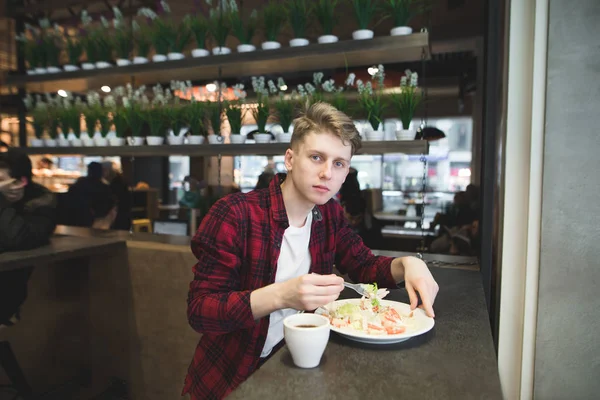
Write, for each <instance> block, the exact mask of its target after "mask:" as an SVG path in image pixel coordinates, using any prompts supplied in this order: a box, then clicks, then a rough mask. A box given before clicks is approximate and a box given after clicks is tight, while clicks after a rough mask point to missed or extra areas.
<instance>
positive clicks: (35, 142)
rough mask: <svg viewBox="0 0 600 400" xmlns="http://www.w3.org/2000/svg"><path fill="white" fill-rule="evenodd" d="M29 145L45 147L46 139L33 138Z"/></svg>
mask: <svg viewBox="0 0 600 400" xmlns="http://www.w3.org/2000/svg"><path fill="white" fill-rule="evenodd" d="M29 145H30V146H31V147H44V139H38V138H33V139H31V142H30V143H29Z"/></svg>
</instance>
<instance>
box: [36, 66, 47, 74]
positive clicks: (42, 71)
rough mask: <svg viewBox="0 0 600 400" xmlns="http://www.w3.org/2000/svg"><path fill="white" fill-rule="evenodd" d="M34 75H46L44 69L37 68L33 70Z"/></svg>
mask: <svg viewBox="0 0 600 400" xmlns="http://www.w3.org/2000/svg"><path fill="white" fill-rule="evenodd" d="M35 73H36V74H37V75H41V74H46V73H47V71H46V68H43V67H37V68H36V69H35Z"/></svg>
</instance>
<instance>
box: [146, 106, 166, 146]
mask: <svg viewBox="0 0 600 400" xmlns="http://www.w3.org/2000/svg"><path fill="white" fill-rule="evenodd" d="M142 118H144V121H145V122H146V124H147V125H148V128H150V134H149V135H148V136H146V143H148V144H149V145H150V146H160V145H162V144H163V143H164V142H165V129H166V127H167V121H166V114H165V110H164V108H163V107H162V106H160V105H154V107H151V108H147V109H145V110H144V111H143V114H142Z"/></svg>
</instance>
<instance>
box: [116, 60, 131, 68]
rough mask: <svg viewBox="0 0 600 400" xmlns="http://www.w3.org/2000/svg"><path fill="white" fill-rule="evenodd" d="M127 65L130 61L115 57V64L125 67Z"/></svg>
mask: <svg viewBox="0 0 600 400" xmlns="http://www.w3.org/2000/svg"><path fill="white" fill-rule="evenodd" d="M127 65H131V61H129V60H128V59H126V58H117V66H119V67H126V66H127Z"/></svg>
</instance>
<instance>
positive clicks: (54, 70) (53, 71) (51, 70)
mask: <svg viewBox="0 0 600 400" xmlns="http://www.w3.org/2000/svg"><path fill="white" fill-rule="evenodd" d="M46 71H48V73H49V74H57V73H59V72H62V70H61V69H60V68H58V67H46Z"/></svg>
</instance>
